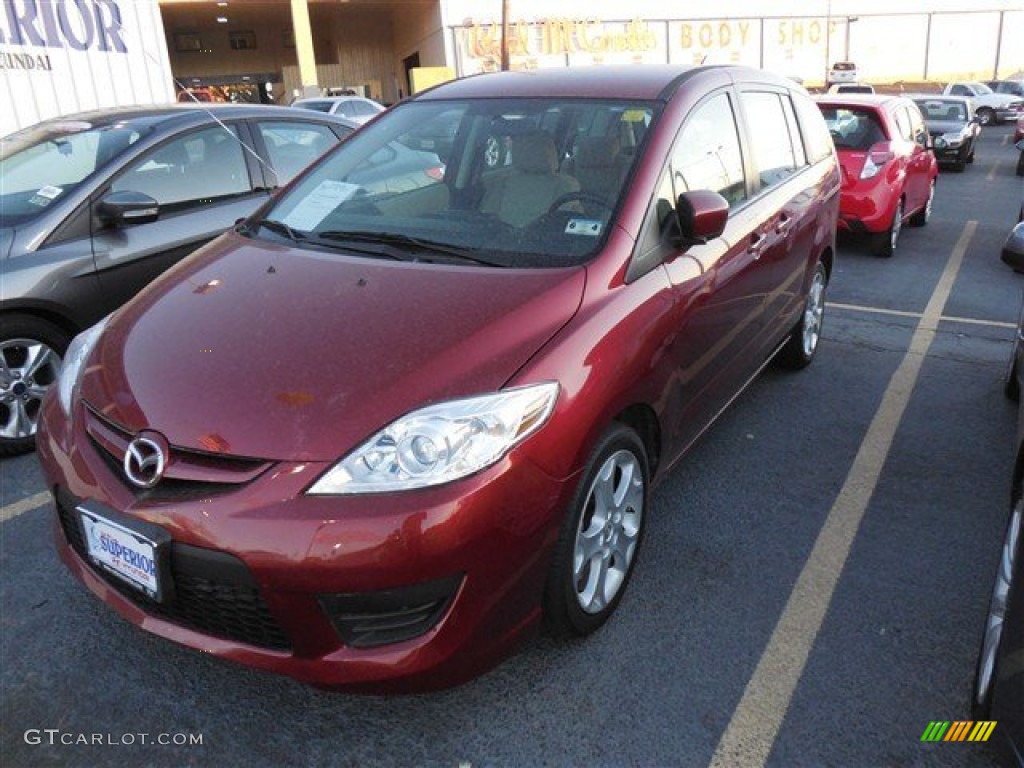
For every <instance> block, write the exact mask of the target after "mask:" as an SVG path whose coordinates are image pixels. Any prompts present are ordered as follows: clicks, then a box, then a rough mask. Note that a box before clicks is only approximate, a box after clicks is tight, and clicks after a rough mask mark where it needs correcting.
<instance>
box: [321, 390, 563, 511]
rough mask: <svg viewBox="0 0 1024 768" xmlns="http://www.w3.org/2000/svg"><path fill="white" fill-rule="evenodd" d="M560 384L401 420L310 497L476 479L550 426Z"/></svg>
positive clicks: (463, 402)
mask: <svg viewBox="0 0 1024 768" xmlns="http://www.w3.org/2000/svg"><path fill="white" fill-rule="evenodd" d="M557 399H558V384H556V383H555V382H545V383H543V384H534V385H532V386H528V387H522V388H519V389H509V390H505V391H503V392H497V393H495V394H492V395H481V396H480V397H471V398H467V399H465V400H453V401H451V402H447V403H439V404H437V405H431V406H428V407H426V408H421V409H420V410H418V411H413V412H412V413H410V414H408V415H406V416H403V417H402V418H400V419H399V420H398V421H395V422H393V423H392V424H391V425H390V426H388V427H386V428H384V429H382V430H381V431H380V432H378V433H377V434H376V435H374V436H373V437H371V438H370V439H369V440H367V441H366V442H365V443H363V444H362V445H361V446H359V447H358V448H357V449H356V450H354V451H353V452H352V453H350V454H349V455H348V456H346V457H345V458H344V459H342V460H341V461H339V462H338V463H337V464H335V465H334V466H333V467H332V468H331V469H330V470H328V472H327V473H326V474H325V475H323V477H321V478H320V479H319V480H317V481H316V482H315V483H314V484H313V486H312V487H311V488H310V489H309V491H307V493H310V494H315V495H325V494H355V493H384V492H387V491H403V490H408V489H410V488H426V487H428V486H431V485H440V484H441V483H448V482H451V481H452V480H458V479H459V478H462V477H466V476H467V475H471V474H473V473H474V472H479V471H480V470H481V469H484V468H485V467H489V466H491V465H492V464H494V463H495V462H497V461H498V460H499V459H500V458H501V457H502V456H504V455H505V454H506V453H507V452H508V451H509V449H511V448H512V447H513V446H514V445H516V443H519V442H520V441H522V440H524V439H525V438H526V437H528V436H529V435H531V434H532V433H533V432H535V431H536V430H537V429H539V428H540V427H541V425H543V424H544V422H546V421H547V420H548V417H549V416H550V415H551V411H552V410H553V409H554V406H555V401H556V400H557Z"/></svg>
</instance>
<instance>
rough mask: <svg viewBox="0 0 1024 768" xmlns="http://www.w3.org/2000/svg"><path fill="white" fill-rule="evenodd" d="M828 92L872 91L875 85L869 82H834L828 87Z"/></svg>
mask: <svg viewBox="0 0 1024 768" xmlns="http://www.w3.org/2000/svg"><path fill="white" fill-rule="evenodd" d="M828 92H829V93H874V92H875V87H874V86H873V85H871V84H870V83H835V84H833V85H830V86H829V88H828Z"/></svg>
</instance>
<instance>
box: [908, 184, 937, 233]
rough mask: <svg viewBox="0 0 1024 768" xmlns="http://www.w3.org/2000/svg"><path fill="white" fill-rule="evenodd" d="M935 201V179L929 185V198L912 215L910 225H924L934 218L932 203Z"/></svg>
mask: <svg viewBox="0 0 1024 768" xmlns="http://www.w3.org/2000/svg"><path fill="white" fill-rule="evenodd" d="M934 203H935V179H932V183H931V184H930V185H929V186H928V199H927V200H925V203H924V208H922V209H921V210H920V211H918V212H917V213H915V214H914V215H913V216H911V217H910V226H912V227H923V226H924V225H925V224H927V223H928V222H929V221H931V218H932V205H933V204H934Z"/></svg>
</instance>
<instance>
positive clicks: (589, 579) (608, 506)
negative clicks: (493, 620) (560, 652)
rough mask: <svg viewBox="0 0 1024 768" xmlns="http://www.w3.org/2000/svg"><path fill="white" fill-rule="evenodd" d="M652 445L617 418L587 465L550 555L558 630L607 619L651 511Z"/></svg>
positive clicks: (548, 609)
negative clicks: (649, 459) (649, 452)
mask: <svg viewBox="0 0 1024 768" xmlns="http://www.w3.org/2000/svg"><path fill="white" fill-rule="evenodd" d="M648 485H649V469H648V462H647V450H646V448H645V447H644V444H643V442H642V441H641V440H640V437H639V436H638V435H637V433H636V432H634V431H633V430H632V429H630V428H629V427H627V426H625V425H623V424H615V425H613V426H612V427H610V428H609V429H608V431H607V432H605V433H604V435H603V436H602V437H601V439H600V440H599V441H598V444H597V447H596V448H595V449H594V452H593V454H591V458H590V461H588V462H587V468H586V470H585V471H584V473H583V480H582V481H581V482H580V486H579V488H578V490H577V491H576V496H575V498H574V500H573V503H572V507H571V508H570V511H569V514H568V515H567V516H566V519H565V521H564V522H563V523H562V530H561V533H560V535H559V538H558V544H557V545H556V548H555V555H554V558H553V559H552V561H551V568H550V570H549V572H548V580H547V584H546V585H545V588H544V620H545V624H546V626H547V629H548V631H549V632H550V633H551V634H552V635H554V636H556V637H572V636H578V635H587V634H590V633H591V632H593V631H595V630H596V629H597V628H598V627H600V626H601V625H602V624H604V622H605V621H607V620H608V617H609V616H611V615H612V613H613V612H614V611H615V608H616V607H617V606H618V604H619V601H620V600H621V599H622V595H623V593H624V592H625V591H626V585H627V584H628V583H629V578H630V576H631V575H632V573H633V566H634V564H635V563H636V554H637V551H638V549H639V547H640V542H641V539H642V537H643V530H644V528H643V525H644V515H645V512H646V511H647V489H648Z"/></svg>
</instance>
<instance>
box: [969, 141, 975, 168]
mask: <svg viewBox="0 0 1024 768" xmlns="http://www.w3.org/2000/svg"><path fill="white" fill-rule="evenodd" d="M975 144H976V142H975V141H974V139H971V151H970V152H969V153H968V154H967V162H968V164H970V163H973V162H974V150H975V149H976V147H975Z"/></svg>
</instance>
